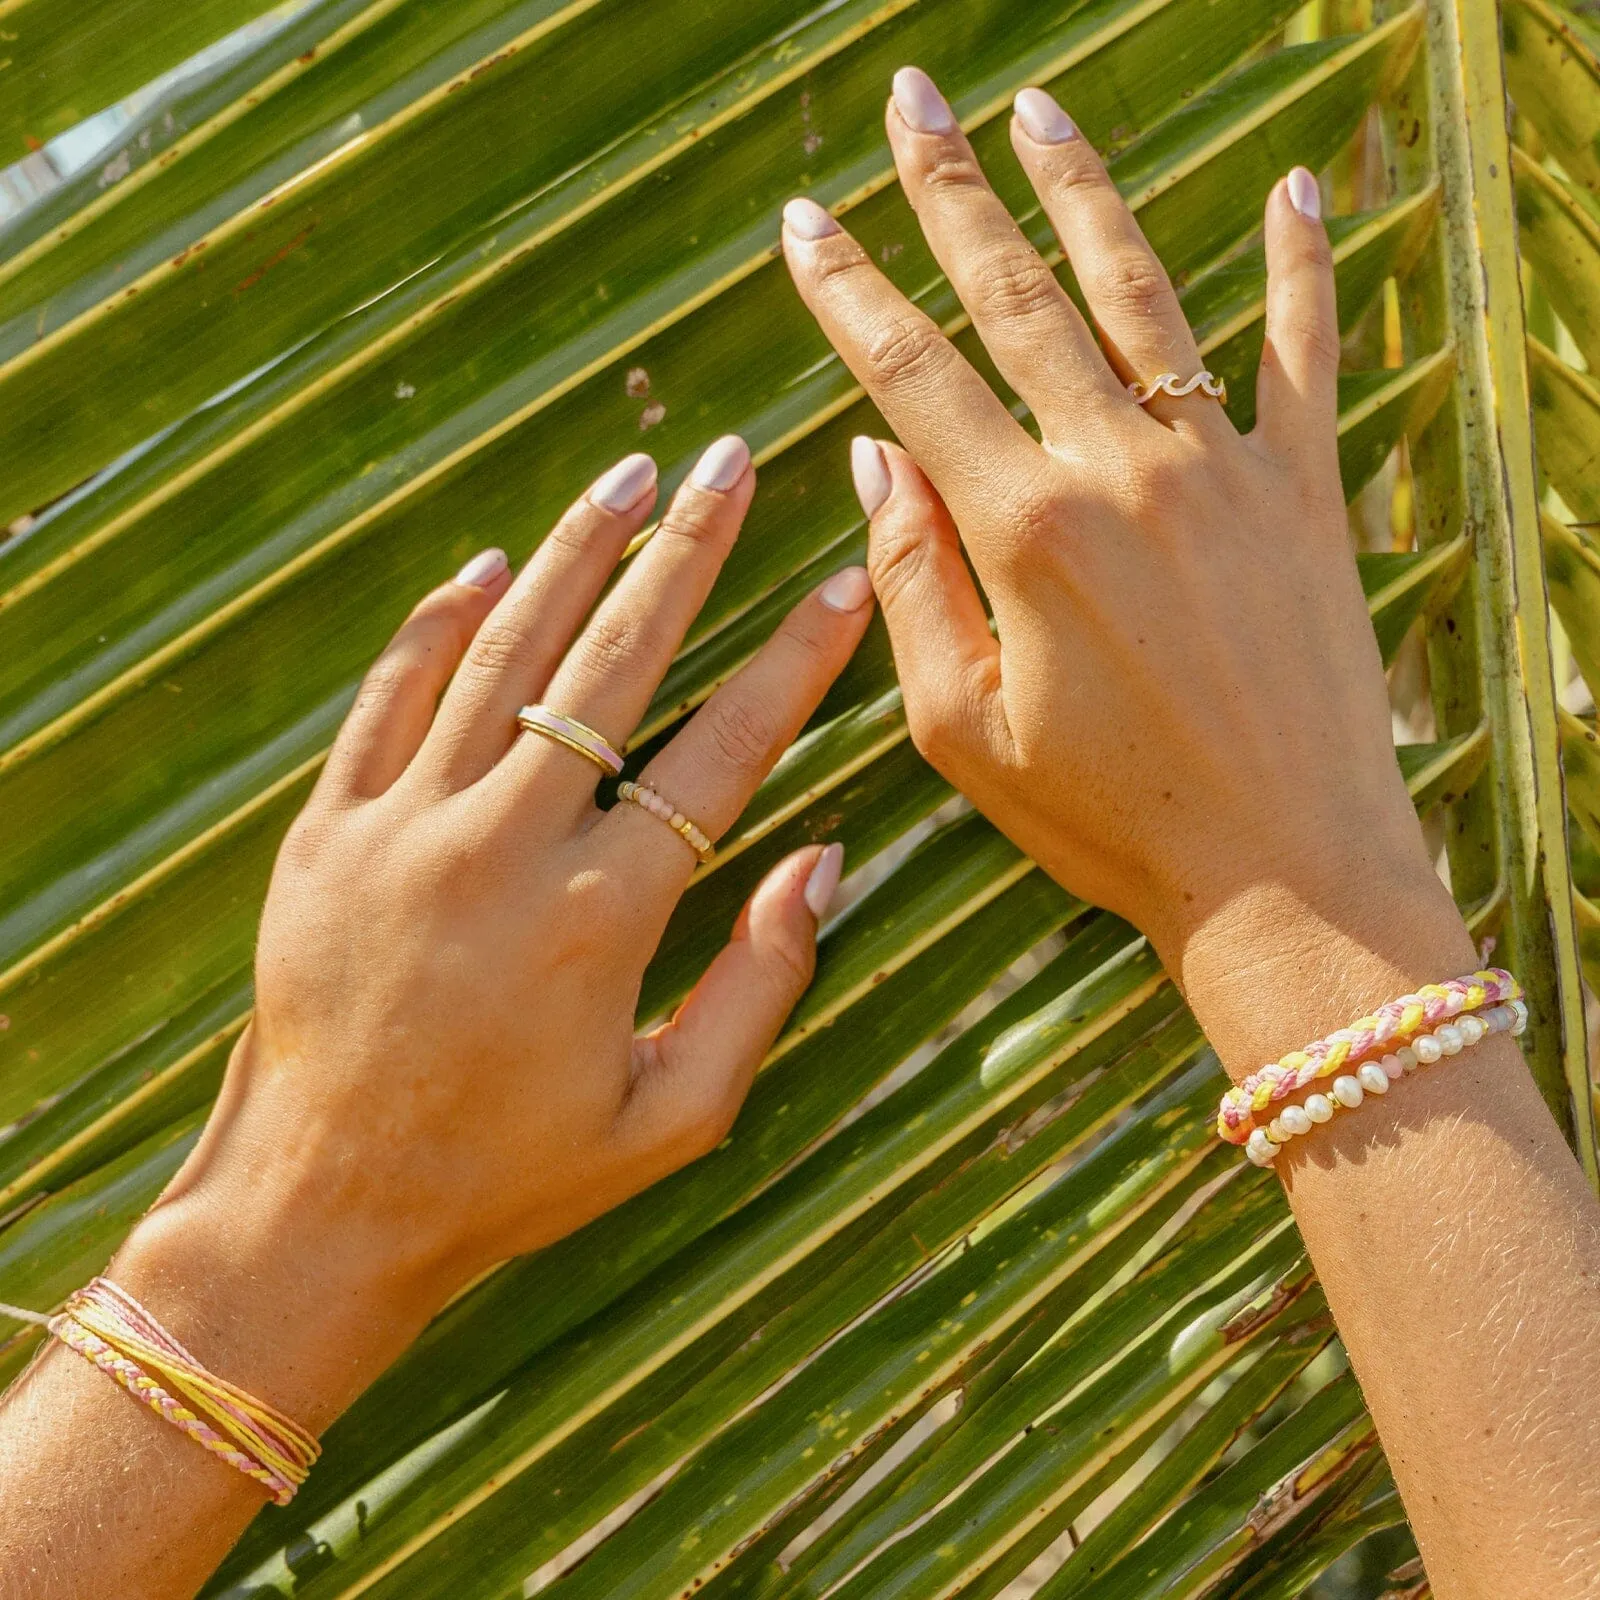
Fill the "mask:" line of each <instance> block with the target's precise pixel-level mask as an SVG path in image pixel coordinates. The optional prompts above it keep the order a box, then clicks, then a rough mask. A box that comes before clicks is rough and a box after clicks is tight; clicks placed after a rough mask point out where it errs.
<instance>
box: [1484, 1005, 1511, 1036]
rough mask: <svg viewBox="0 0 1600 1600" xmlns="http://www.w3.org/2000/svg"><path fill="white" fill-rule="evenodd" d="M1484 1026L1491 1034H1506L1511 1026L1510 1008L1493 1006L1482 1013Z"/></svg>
mask: <svg viewBox="0 0 1600 1600" xmlns="http://www.w3.org/2000/svg"><path fill="white" fill-rule="evenodd" d="M1482 1017H1483V1025H1484V1027H1486V1028H1487V1029H1488V1030H1489V1032H1490V1033H1504V1032H1505V1031H1506V1029H1507V1028H1509V1027H1510V1026H1511V1022H1512V1013H1511V1007H1510V1006H1491V1007H1490V1008H1489V1009H1488V1010H1487V1011H1485V1012H1483V1013H1482Z"/></svg>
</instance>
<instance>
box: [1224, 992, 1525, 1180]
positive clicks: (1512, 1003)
mask: <svg viewBox="0 0 1600 1600" xmlns="http://www.w3.org/2000/svg"><path fill="white" fill-rule="evenodd" d="M1491 1013H1493V1015H1494V1021H1493V1022H1492V1023H1490V1022H1489V1021H1488V1018H1489V1017H1490V1014H1491ZM1527 1014H1528V1013H1527V1007H1526V1006H1525V1005H1524V1004H1523V1003H1522V986H1521V985H1520V984H1519V983H1518V982H1517V980H1516V979H1515V978H1513V977H1512V976H1511V974H1510V973H1509V972H1505V971H1502V970H1501V969H1499V968H1489V969H1487V970H1485V971H1482V972H1474V973H1470V974H1468V975H1467V976H1466V977H1461V978H1452V979H1451V980H1450V982H1448V983H1435V984H1425V985H1424V986H1423V987H1422V988H1421V989H1419V990H1418V991H1417V992H1416V993H1415V994H1407V995H1402V996H1401V997H1400V998H1399V999H1398V1000H1392V1001H1390V1002H1389V1004H1388V1005H1385V1006H1381V1007H1379V1009H1378V1010H1377V1011H1375V1012H1373V1014H1372V1015H1371V1016H1367V1017H1362V1018H1361V1019H1360V1020H1359V1021H1357V1022H1355V1023H1353V1024H1352V1025H1351V1026H1350V1027H1348V1028H1340V1029H1338V1030H1337V1031H1336V1032H1334V1033H1330V1034H1329V1035H1328V1036H1327V1038H1325V1039H1318V1040H1317V1041H1316V1042H1315V1043H1314V1044H1310V1045H1307V1046H1306V1048H1305V1049H1304V1050H1293V1051H1291V1052H1290V1053H1289V1054H1288V1055H1286V1056H1284V1057H1283V1059H1282V1060H1280V1061H1275V1062H1271V1063H1269V1064H1268V1065H1267V1066H1265V1067H1263V1068H1261V1070H1260V1071H1259V1072H1254V1073H1251V1075H1250V1076H1249V1077H1248V1078H1246V1079H1245V1080H1244V1082H1243V1083H1240V1084H1238V1085H1237V1086H1236V1087H1234V1088H1232V1089H1230V1090H1228V1092H1227V1093H1226V1094H1225V1095H1224V1096H1223V1097H1222V1105H1221V1107H1220V1109H1219V1112H1218V1115H1217V1134H1218V1136H1219V1137H1220V1138H1222V1139H1225V1140H1227V1141H1228V1143H1229V1144H1238V1145H1249V1144H1250V1143H1251V1141H1252V1140H1253V1138H1254V1134H1255V1133H1257V1132H1261V1131H1263V1130H1262V1129H1260V1128H1259V1127H1258V1126H1257V1125H1256V1118H1257V1116H1258V1115H1259V1113H1261V1112H1264V1111H1270V1108H1271V1107H1272V1106H1274V1105H1276V1104H1278V1103H1280V1102H1282V1101H1284V1100H1287V1099H1288V1097H1289V1096H1290V1095H1293V1094H1297V1093H1298V1092H1299V1091H1301V1090H1302V1089H1308V1088H1311V1087H1313V1086H1314V1085H1317V1084H1319V1083H1321V1082H1323V1081H1324V1080H1327V1079H1330V1078H1331V1079H1334V1080H1335V1082H1336V1083H1342V1084H1344V1086H1345V1090H1346V1093H1347V1094H1349V1093H1350V1087H1349V1086H1350V1085H1354V1089H1355V1093H1354V1096H1353V1100H1354V1104H1359V1103H1360V1092H1361V1086H1362V1084H1363V1083H1365V1084H1366V1085H1367V1088H1368V1089H1369V1090H1370V1092H1372V1093H1376V1094H1382V1093H1384V1092H1385V1091H1386V1090H1387V1089H1388V1086H1389V1083H1390V1081H1391V1080H1392V1079H1393V1078H1396V1077H1399V1076H1400V1075H1401V1074H1402V1073H1404V1072H1407V1071H1412V1070H1414V1069H1415V1067H1416V1066H1417V1065H1418V1064H1424V1065H1425V1064H1427V1063H1429V1062H1432V1061H1437V1060H1438V1059H1439V1057H1440V1056H1441V1055H1454V1054H1456V1053H1457V1051H1459V1050H1460V1049H1461V1048H1462V1047H1463V1046H1464V1045H1467V1044H1476V1043H1478V1041H1479V1040H1481V1039H1482V1038H1483V1037H1484V1031H1480V1025H1481V1027H1482V1029H1484V1030H1486V1031H1492V1032H1503V1031H1510V1032H1513V1033H1521V1032H1522V1030H1523V1028H1524V1027H1526V1026H1527ZM1474 1017H1476V1018H1477V1019H1478V1021H1477V1022H1476V1023H1474V1022H1472V1021H1471V1019H1472V1018H1474ZM1453 1018H1461V1019H1462V1023H1464V1024H1466V1026H1465V1027H1464V1028H1463V1026H1462V1025H1461V1024H1454V1025H1453V1024H1452V1020H1451V1019H1453ZM1441 1028H1442V1029H1443V1030H1444V1032H1443V1033H1442V1034H1441V1032H1440V1030H1441ZM1380 1058H1381V1060H1380ZM1367 1066H1371V1067H1372V1068H1373V1069H1374V1070H1373V1071H1372V1072H1369V1073H1366V1074H1365V1077H1363V1076H1362V1069H1364V1068H1365V1067H1367ZM1385 1069H1388V1070H1385ZM1379 1074H1381V1075H1382V1077H1383V1079H1384V1084H1383V1088H1382V1089H1379V1088H1377V1087H1376V1082H1377V1077H1378V1075H1379ZM1314 1098H1317V1099H1319V1100H1322V1101H1326V1099H1327V1097H1326V1096H1316V1097H1314ZM1336 1099H1337V1097H1336ZM1337 1103H1339V1104H1344V1103H1345V1102H1344V1100H1342V1099H1337ZM1297 1109H1299V1108H1297V1107H1285V1110H1290V1111H1292V1110H1297ZM1318 1110H1321V1106H1319V1107H1318ZM1331 1114H1332V1112H1331V1110H1330V1111H1329V1115H1331ZM1274 1120H1275V1121H1277V1120H1278V1119H1277V1118H1274ZM1312 1120H1313V1121H1325V1120H1327V1119H1326V1118H1325V1117H1316V1118H1313V1119H1312ZM1298 1121H1299V1119H1298V1118H1297V1117H1290V1118H1289V1123H1290V1124H1291V1125H1296V1126H1297V1125H1298ZM1279 1142H1281V1141H1279ZM1254 1143H1255V1148H1256V1149H1257V1150H1258V1151H1260V1150H1262V1144H1261V1141H1260V1140H1255V1141H1254ZM1273 1155H1274V1156H1275V1155H1276V1150H1275V1149H1274V1152H1273ZM1272 1159H1273V1156H1267V1157H1266V1160H1267V1161H1270V1160H1272ZM1263 1164H1264V1163H1263Z"/></svg>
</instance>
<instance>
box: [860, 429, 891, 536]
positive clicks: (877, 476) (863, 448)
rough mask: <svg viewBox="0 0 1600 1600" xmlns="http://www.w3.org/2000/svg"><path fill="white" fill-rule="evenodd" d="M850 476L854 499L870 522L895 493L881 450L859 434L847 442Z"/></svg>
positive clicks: (874, 443)
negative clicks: (858, 502) (853, 480)
mask: <svg viewBox="0 0 1600 1600" xmlns="http://www.w3.org/2000/svg"><path fill="white" fill-rule="evenodd" d="M850 476H851V477H852V478H854V479H855V480H856V497H857V499H859V500H860V502H861V509H862V510H863V511H864V512H866V514H867V520H868V521H869V522H870V521H871V520H872V519H873V518H874V517H875V516H877V514H878V512H879V511H880V510H881V509H882V508H883V503H884V501H885V500H887V499H888V498H889V495H890V493H891V492H892V491H893V489H894V480H893V479H892V478H891V477H890V476H889V463H888V462H887V461H886V460H885V459H884V456H883V446H882V445H880V444H879V443H878V441H877V440H876V439H869V438H867V437H866V436H865V435H864V434H858V435H857V436H856V437H855V438H854V439H852V440H851V441H850Z"/></svg>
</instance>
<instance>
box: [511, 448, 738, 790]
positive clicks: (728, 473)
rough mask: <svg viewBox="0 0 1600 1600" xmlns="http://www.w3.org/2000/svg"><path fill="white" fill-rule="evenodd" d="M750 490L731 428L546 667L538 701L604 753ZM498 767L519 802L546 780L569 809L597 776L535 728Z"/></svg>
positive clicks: (622, 741) (696, 607) (658, 663)
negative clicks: (590, 734) (590, 736)
mask: <svg viewBox="0 0 1600 1600" xmlns="http://www.w3.org/2000/svg"><path fill="white" fill-rule="evenodd" d="M754 493H755V472H754V470H753V468H752V467H751V465H750V449H749V446H748V445H746V444H745V442H744V440H743V439H740V438H738V437H736V436H735V435H732V434H729V435H728V436H727V437H726V438H722V439H718V440H717V441H716V443H714V444H713V445H711V446H710V447H709V448H708V449H707V450H706V452H705V454H704V455H702V456H701V457H700V459H699V461H698V462H696V463H695V467H694V471H693V472H691V473H690V475H689V477H688V480H687V481H686V482H685V483H684V484H683V486H682V488H680V489H679V490H678V492H677V494H676V495H674V496H673V500H672V504H671V505H670V506H669V507H668V508H667V514H666V515H665V516H664V517H663V518H662V519H661V525H660V526H659V527H658V528H657V529H656V531H655V532H654V533H653V534H652V535H651V536H650V540H649V543H647V544H646V545H645V547H644V548H643V549H642V550H641V551H640V552H639V554H638V555H637V556H636V557H635V558H634V560H633V563H632V565H631V566H630V567H629V568H628V570H627V571H626V572H625V573H623V575H622V577H621V578H620V579H619V580H618V582H617V584H616V586H615V587H614V588H613V589H612V590H611V592H610V594H608V595H607V596H606V598H605V599H604V600H603V601H602V602H601V604H600V606H599V608H598V609H597V610H596V611H595V613H594V615H593V616H592V617H590V619H589V621H588V623H587V624H586V625H585V627H584V629H583V631H582V632H581V633H580V634H579V635H578V638H577V640H576V641H575V642H574V644H573V646H572V648H571V649H570V650H569V651H568V652H567V654H566V657H565V659H564V660H563V661H562V662H561V665H560V666H559V667H557V668H556V671H555V674H554V676H553V677H552V678H551V679H550V683H549V685H548V687H547V688H546V689H545V692H544V696H543V699H544V702H545V703H546V704H547V705H549V706H550V707H551V708H552V709H553V710H555V711H557V712H559V713H560V714H561V715H562V716H565V717H572V718H574V719H576V720H577V721H579V722H582V723H585V724H587V725H588V726H589V727H590V728H592V729H593V730H594V731H595V732H596V733H598V734H599V735H600V736H601V737H602V738H603V739H605V740H606V742H607V743H608V744H610V745H611V747H612V748H613V749H614V750H617V751H621V750H622V749H623V748H624V747H625V746H626V744H627V740H628V737H629V735H630V734H631V733H632V732H633V730H634V728H635V727H637V726H638V722H639V718H640V717H641V716H643V715H644V711H645V707H646V706H648V705H649V703H650V697H651V695H653V694H654V693H655V691H656V687H657V686H658V685H659V684H660V682H661V679H662V676H663V674H664V673H665V672H666V670H667V668H668V666H669V665H671V662H672V657H673V655H674V653H675V652H676V650H677V648H678V646H679V645H680V644H681V643H682V642H683V636H684V634H685V633H686V632H687V631H688V629H689V624H690V623H691V622H693V621H694V619H695V617H696V616H697V615H698V614H699V611H700V607H701V606H702V605H704V604H705V600H706V596H707V595H708V594H710V592H711V585H712V584H713V583H715V582H716V578H717V573H718V572H720V571H721V570H722V563H723V561H724V560H725V559H726V558H727V554H728V552H729V550H731V549H732V548H733V542H734V540H735V539H736V538H737V537H738V535H739V527H740V524H741V523H742V522H743V521H744V514H745V512H746V510H748V509H749V505H750V497H751V495H753V494H754ZM500 770H502V771H503V772H504V774H505V777H506V781H507V783H508V785H509V786H510V788H509V791H508V792H509V794H510V796H511V799H512V803H513V804H514V805H517V806H518V807H519V808H520V807H521V806H522V804H523V803H524V800H525V795H526V786H527V784H528V783H529V782H531V781H538V780H541V779H546V778H547V779H550V780H552V781H554V782H556V783H557V784H559V786H560V792H562V793H564V794H566V795H567V797H568V799H569V800H570V801H571V802H572V803H573V805H574V807H575V808H577V809H578V810H581V809H583V808H587V807H588V805H589V803H590V798H591V797H592V795H593V793H594V786H595V784H596V782H597V781H598V780H599V778H600V776H601V773H600V770H599V769H598V768H597V767H596V766H595V765H594V763H592V762H590V761H588V760H586V759H585V758H584V757H583V756H580V755H577V754H575V753H574V752H573V751H571V750H568V749H566V748H565V747H564V746H562V745H559V744H557V743H555V742H554V741H553V740H550V739H546V738H544V737H542V736H541V735H539V734H535V733H525V734H523V735H522V737H521V738H520V739H518V740H517V742H516V743H515V744H514V745H513V746H512V747H511V750H510V752H509V754H508V755H507V756H506V759H505V760H504V761H502V762H501V764H500ZM575 815H576V811H575Z"/></svg>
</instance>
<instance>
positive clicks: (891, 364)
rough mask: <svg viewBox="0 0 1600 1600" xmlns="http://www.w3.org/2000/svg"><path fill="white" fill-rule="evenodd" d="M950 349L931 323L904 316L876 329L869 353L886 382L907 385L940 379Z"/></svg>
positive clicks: (869, 361) (873, 367)
mask: <svg viewBox="0 0 1600 1600" xmlns="http://www.w3.org/2000/svg"><path fill="white" fill-rule="evenodd" d="M948 348H949V347H948V346H947V345H946V344H945V341H944V336H943V335H942V334H941V333H940V332H939V330H938V329H937V328H935V327H934V326H933V324H932V323H931V322H928V321H926V320H924V319H921V318H915V317H907V316H902V317H896V318H894V319H892V320H890V321H887V322H884V323H882V324H880V325H879V326H878V327H877V328H875V329H874V330H873V331H872V333H871V335H870V336H869V337H868V339H867V344H866V356H867V361H868V363H869V364H870V365H871V367H872V369H873V370H874V371H875V372H876V373H877V374H878V376H879V377H880V378H882V379H883V381H884V382H885V383H889V384H894V385H897V386H902V387H904V386H911V385H920V384H923V383H926V382H931V381H936V380H937V378H938V376H939V374H940V373H941V372H942V371H943V370H944V367H945V351H946V350H947V349H948Z"/></svg>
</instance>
